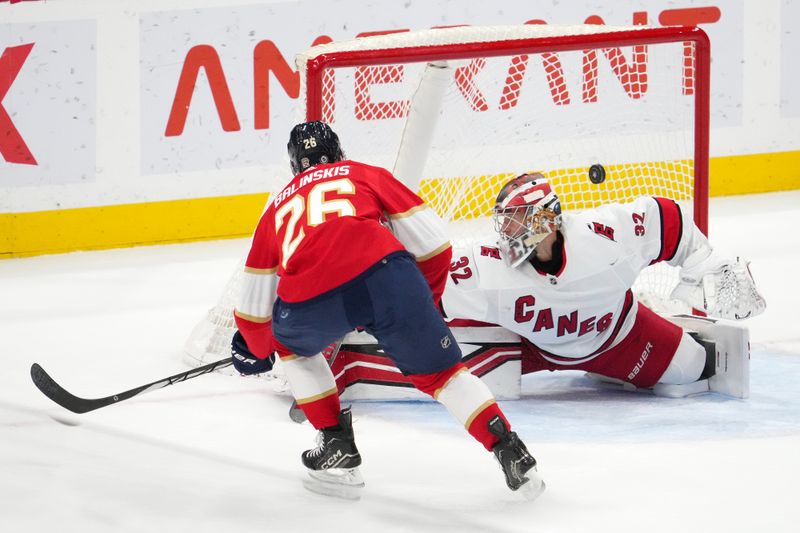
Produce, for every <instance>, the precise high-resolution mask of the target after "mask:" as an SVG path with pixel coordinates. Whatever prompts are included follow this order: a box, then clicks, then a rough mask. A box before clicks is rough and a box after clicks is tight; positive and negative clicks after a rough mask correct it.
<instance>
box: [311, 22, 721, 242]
mask: <svg viewBox="0 0 800 533" xmlns="http://www.w3.org/2000/svg"><path fill="white" fill-rule="evenodd" d="M440 31H441V30H440ZM676 42H684V43H685V42H691V43H693V44H694V47H695V48H694V49H695V57H694V80H695V83H694V98H695V102H694V161H693V163H694V198H693V203H694V209H693V211H694V222H695V224H696V225H697V227H698V228H699V229H700V230H701V231H702V232H703V233H704V234H706V235H708V193H709V186H708V179H709V176H708V172H709V162H708V151H709V138H710V134H709V133H710V132H709V129H710V117H709V110H710V81H711V45H710V41H709V38H708V35H707V34H706V33H705V32H704V31H703V30H702V29H701V28H698V27H696V26H665V27H656V28H652V27H641V28H635V29H614V28H611V27H610V28H609V31H607V32H602V33H590V34H580V35H550V36H542V37H530V38H521V39H508V40H498V41H480V42H471V43H455V44H452V43H448V44H432V45H422V46H408V47H398V48H380V49H365V50H345V51H330V52H324V51H323V52H322V53H319V54H317V55H314V56H312V57H309V58H308V59H307V60H306V61H305V91H306V94H305V99H306V120H308V121H312V120H321V119H322V116H323V90H322V84H323V74H324V73H325V71H326V70H327V69H331V68H337V67H367V66H379V65H393V64H402V63H421V62H429V61H434V60H457V59H475V58H479V57H496V56H504V55H519V54H538V53H546V52H561V51H580V50H585V49H588V48H593V49H601V48H610V47H620V46H633V45H647V44H663V43H676ZM312 50H313V49H312Z"/></svg>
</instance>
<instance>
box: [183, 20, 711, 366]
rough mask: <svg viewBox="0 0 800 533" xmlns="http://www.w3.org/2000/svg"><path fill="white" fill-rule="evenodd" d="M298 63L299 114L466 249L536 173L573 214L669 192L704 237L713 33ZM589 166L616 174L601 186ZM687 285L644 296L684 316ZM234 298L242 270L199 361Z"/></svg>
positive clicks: (398, 38)
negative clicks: (418, 199) (517, 186)
mask: <svg viewBox="0 0 800 533" xmlns="http://www.w3.org/2000/svg"><path fill="white" fill-rule="evenodd" d="M297 65H298V69H299V72H300V75H301V80H302V84H303V85H302V90H301V95H302V98H304V102H303V104H304V105H303V106H302V109H303V111H304V113H305V116H304V117H302V118H303V119H307V120H323V121H325V122H328V123H329V124H331V125H332V127H333V129H334V130H335V131H336V132H337V134H338V135H339V138H340V139H341V142H342V146H343V148H344V150H345V153H346V154H347V157H348V158H349V159H353V160H357V161H363V162H367V163H370V164H373V165H377V166H382V167H384V168H388V169H390V170H392V171H393V172H394V174H395V175H396V176H397V177H398V178H399V179H401V180H402V181H403V182H405V183H406V184H407V185H408V186H409V187H411V188H412V189H414V190H416V191H418V192H419V194H420V195H421V196H422V197H423V198H424V199H425V200H426V202H427V203H428V204H429V205H430V206H431V207H432V208H433V209H435V210H436V211H437V212H438V213H439V214H440V215H441V216H442V217H443V218H444V219H445V221H446V222H447V223H448V226H449V229H450V232H451V236H452V237H453V241H454V245H455V246H459V245H465V244H468V243H469V242H473V241H476V240H478V239H481V238H488V239H490V240H491V239H494V237H493V235H492V234H491V230H492V228H491V224H490V223H489V218H488V217H489V214H490V212H491V207H492V205H493V203H494V199H495V197H496V195H497V192H498V190H499V189H500V187H501V186H502V184H503V183H505V182H506V181H507V180H508V179H510V178H512V177H514V176H516V175H519V174H521V173H523V172H530V171H540V172H543V173H544V174H545V175H546V176H547V177H548V178H549V179H550V181H551V183H552V185H553V187H554V190H555V191H556V192H557V194H558V195H559V197H560V199H561V203H562V208H563V209H564V210H565V211H572V210H579V209H586V208H590V207H595V206H598V205H601V204H604V203H609V202H627V201H631V200H633V199H634V198H637V197H639V196H643V195H657V196H664V197H668V198H672V199H673V200H676V201H678V202H679V203H681V205H682V207H683V208H684V209H685V210H688V211H689V212H692V213H693V214H694V218H695V222H696V224H697V225H698V226H699V227H700V228H701V229H702V230H703V231H706V226H707V211H708V205H707V197H708V188H707V173H708V83H709V79H708V78H709V73H708V70H709V46H708V40H707V38H706V36H705V34H704V33H703V32H702V31H701V30H698V29H696V28H686V27H661V28H651V27H643V26H637V27H607V26H602V25H579V26H569V27H563V26H549V25H537V24H529V25H524V26H513V27H456V28H442V29H432V30H427V31H420V32H401V33H394V34H387V35H380V36H372V37H366V38H360V39H356V40H352V41H346V42H341V43H330V44H326V45H321V46H315V47H313V48H311V49H309V50H308V51H306V52H304V53H302V54H300V55H298V57H297ZM592 169H593V173H594V174H595V177H596V175H597V174H602V173H604V174H605V179H604V180H603V181H600V182H598V183H595V182H593V181H592V179H590V170H592ZM599 171H602V172H599ZM595 181H599V180H595ZM343 253H346V252H343ZM676 282H677V275H676V273H675V272H674V269H671V268H670V267H668V266H666V265H655V266H654V267H650V268H648V269H647V270H646V271H645V272H643V273H642V275H641V276H640V278H639V279H638V280H637V283H636V285H635V286H634V291H635V292H636V293H637V295H638V296H639V298H640V299H642V300H644V301H645V302H647V303H648V304H649V305H651V306H653V307H654V308H656V310H659V311H662V312H675V311H680V312H685V311H686V310H687V309H686V308H685V307H684V306H682V305H681V304H679V303H677V302H674V301H671V300H670V299H669V297H668V295H669V292H670V291H671V289H672V287H673V286H674V284H675V283H676ZM237 291H238V277H237V276H236V275H234V276H233V277H232V278H231V279H230V280H229V282H228V284H227V286H226V288H225V290H224V291H223V295H222V297H221V299H220V301H219V302H218V303H217V305H216V306H215V307H214V308H212V309H211V310H210V311H209V313H208V315H207V317H206V318H205V319H204V320H203V321H201V323H200V324H198V326H197V327H196V328H195V330H194V331H193V333H192V335H191V336H190V338H189V340H188V341H187V344H186V352H187V353H188V355H189V361H190V362H191V363H193V364H200V363H204V362H208V361H211V360H214V359H217V358H220V357H224V356H225V355H227V353H228V351H229V343H230V338H231V335H232V334H233V331H234V329H233V328H234V323H233V316H232V311H233V305H234V300H235V298H236V293H237Z"/></svg>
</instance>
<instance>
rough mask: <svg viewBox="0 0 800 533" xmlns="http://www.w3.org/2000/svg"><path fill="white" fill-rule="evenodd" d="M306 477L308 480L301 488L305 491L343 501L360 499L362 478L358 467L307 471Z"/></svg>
mask: <svg viewBox="0 0 800 533" xmlns="http://www.w3.org/2000/svg"><path fill="white" fill-rule="evenodd" d="M308 475H309V478H310V479H304V480H303V487H305V489H306V490H309V491H311V492H314V493H316V494H322V495H323V496H332V497H334V498H342V499H345V500H359V499H361V490H362V489H363V488H364V478H363V477H362V476H361V471H360V470H359V469H358V467H356V468H330V469H328V470H309V471H308Z"/></svg>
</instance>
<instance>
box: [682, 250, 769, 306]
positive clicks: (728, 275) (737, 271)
mask: <svg viewBox="0 0 800 533" xmlns="http://www.w3.org/2000/svg"><path fill="white" fill-rule="evenodd" d="M671 297H672V298H674V299H677V300H682V301H684V302H686V303H688V304H689V305H691V306H692V307H694V308H695V309H698V310H701V311H704V312H705V313H706V314H708V315H709V316H712V317H718V318H725V319H733V320H743V319H745V318H749V317H753V316H756V315H760V314H761V313H763V312H764V309H766V307H767V303H766V302H765V301H764V297H763V296H762V295H761V293H760V292H758V288H757V287H756V282H755V281H754V280H753V276H752V274H750V268H749V267H748V263H747V262H746V261H745V260H743V259H742V258H740V257H737V258H736V260H735V261H732V260H730V259H726V258H723V257H720V256H718V255H717V254H716V253H715V252H714V251H713V250H710V249H709V248H707V247H703V248H701V249H699V250H696V251H695V252H694V253H693V254H691V255H690V256H689V257H687V258H686V261H684V263H683V267H682V268H681V272H680V281H679V282H678V285H677V286H676V287H675V289H674V290H673V291H672V295H671Z"/></svg>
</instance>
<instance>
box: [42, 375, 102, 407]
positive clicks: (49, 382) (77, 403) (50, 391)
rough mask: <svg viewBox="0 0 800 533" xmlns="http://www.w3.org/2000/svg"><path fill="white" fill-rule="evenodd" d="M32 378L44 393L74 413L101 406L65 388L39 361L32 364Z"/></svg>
mask: <svg viewBox="0 0 800 533" xmlns="http://www.w3.org/2000/svg"><path fill="white" fill-rule="evenodd" d="M31 379H32V380H33V384H34V385H36V388H37V389H39V390H40V391H42V394H44V395H45V396H47V397H48V398H50V399H51V400H53V401H54V402H56V403H57V404H58V405H60V406H61V407H63V408H65V409H69V410H70V411H72V412H73V413H78V414H82V413H86V412H89V411H93V410H95V409H97V408H98V407H101V405H96V402H94V401H91V400H85V399H83V398H78V397H77V396H74V395H72V394H70V393H69V392H67V391H66V390H64V388H63V387H61V385H59V384H58V383H56V382H55V380H54V379H53V378H51V377H50V374H48V373H47V372H45V370H44V368H42V367H41V366H39V364H38V363H33V364H32V365H31Z"/></svg>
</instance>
